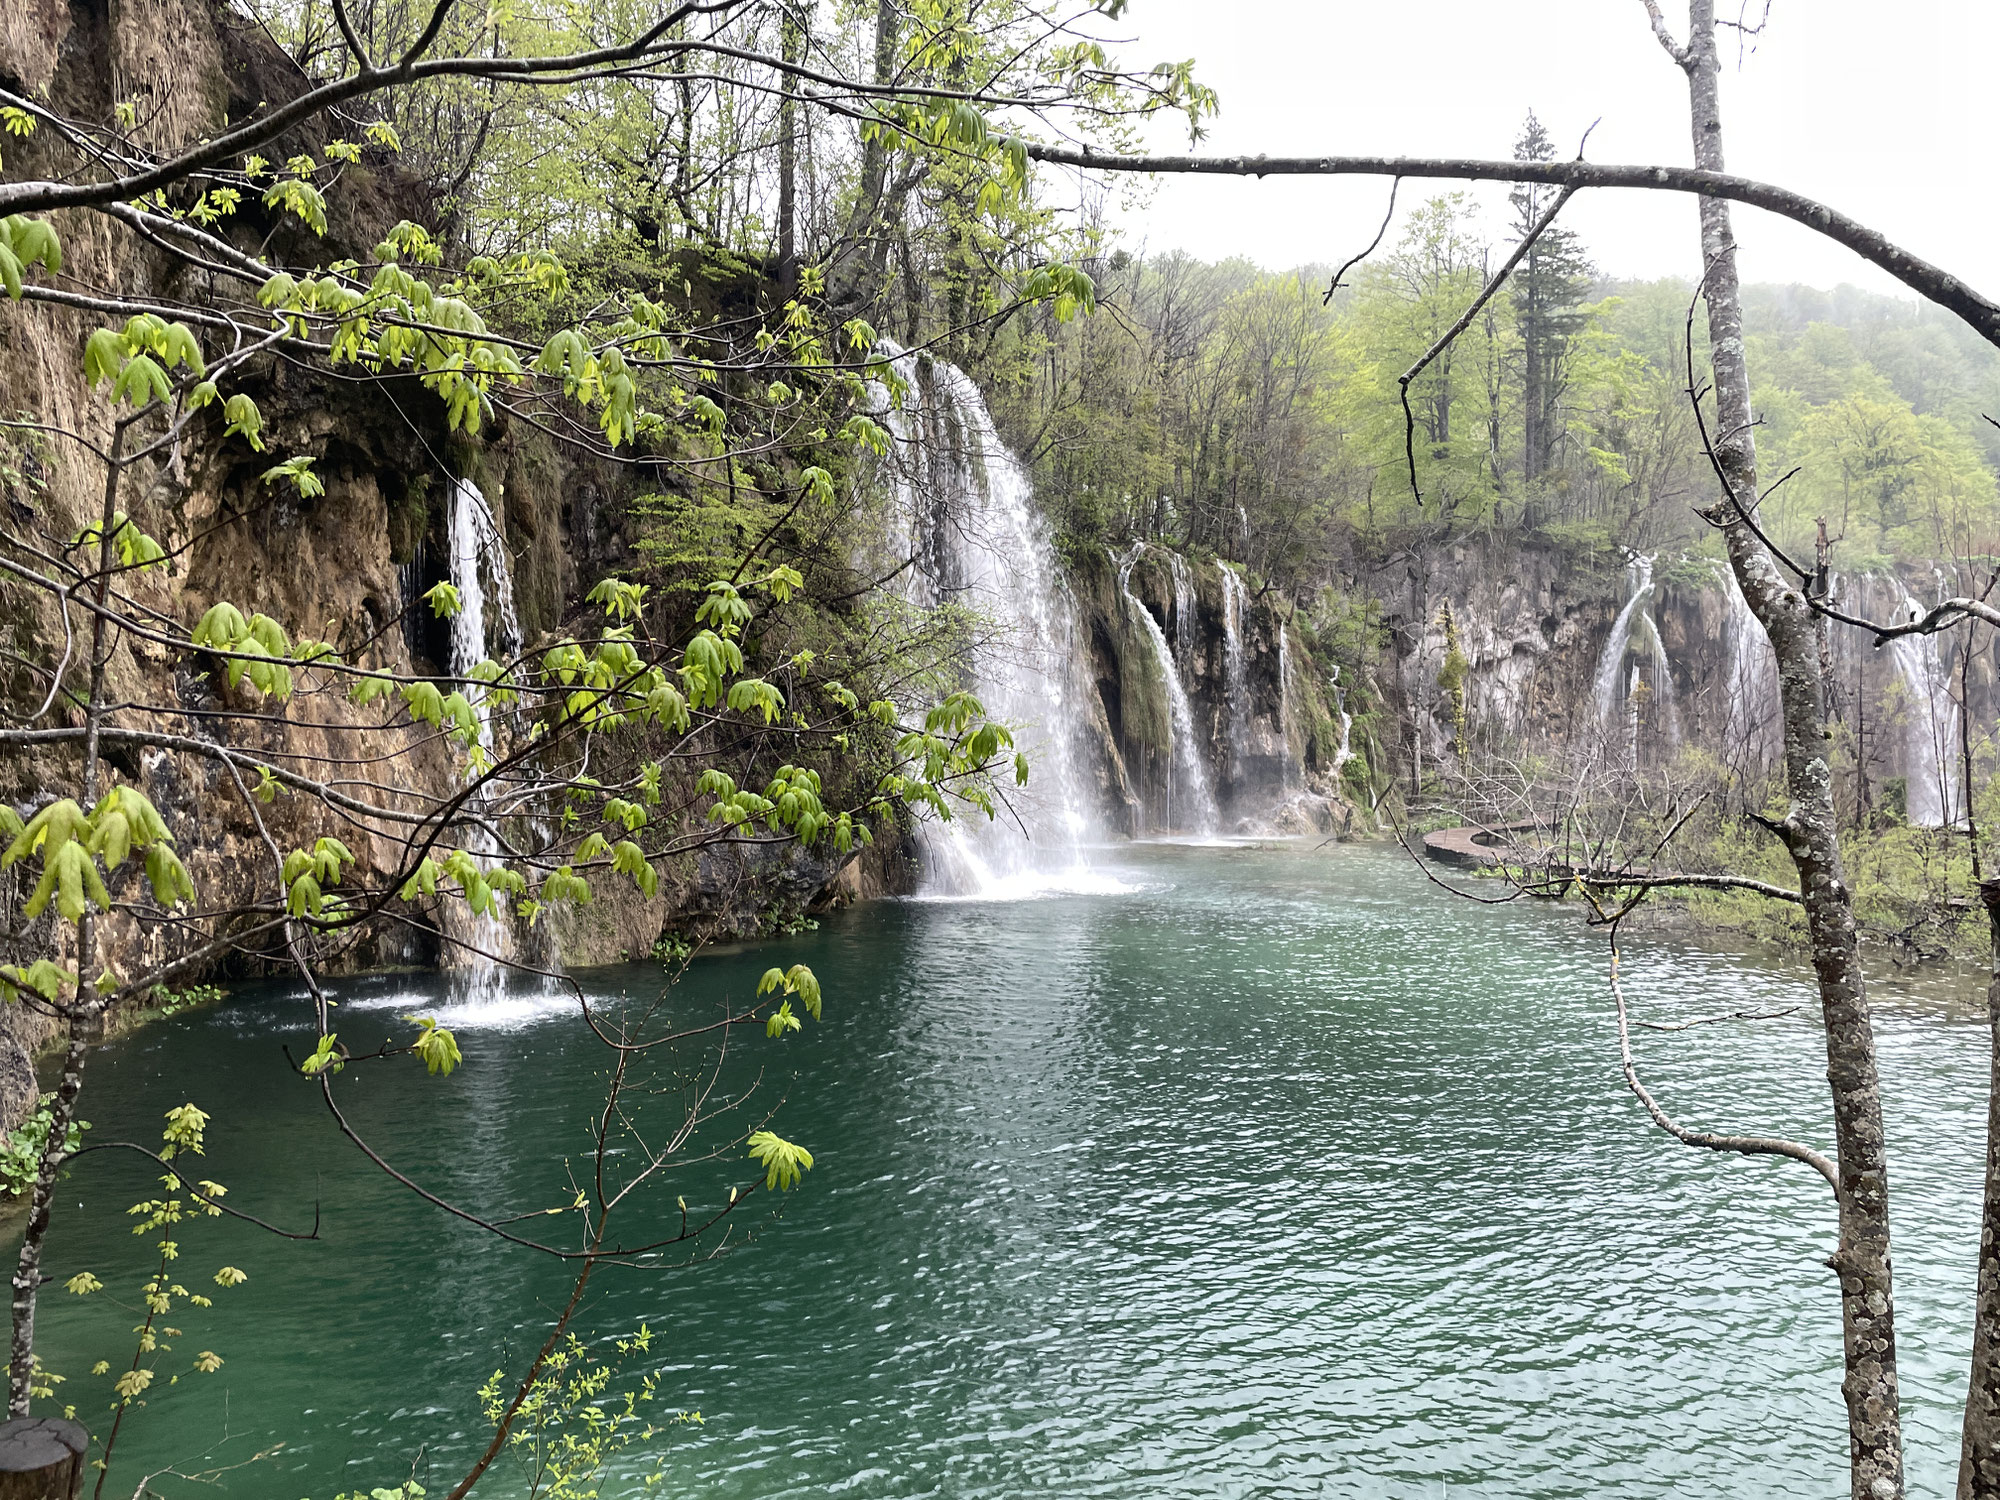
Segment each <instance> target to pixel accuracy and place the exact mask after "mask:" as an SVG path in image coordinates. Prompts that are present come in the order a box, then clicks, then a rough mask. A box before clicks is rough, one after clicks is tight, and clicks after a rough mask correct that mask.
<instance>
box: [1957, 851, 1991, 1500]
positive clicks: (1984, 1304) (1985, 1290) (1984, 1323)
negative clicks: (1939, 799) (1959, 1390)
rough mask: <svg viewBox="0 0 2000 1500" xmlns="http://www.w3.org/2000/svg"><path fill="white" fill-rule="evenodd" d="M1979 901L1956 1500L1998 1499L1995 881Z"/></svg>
mask: <svg viewBox="0 0 2000 1500" xmlns="http://www.w3.org/2000/svg"><path fill="white" fill-rule="evenodd" d="M1979 899H1980V900H1981V901H1983V902H1984V903H1985V905H1986V921H1987V926H1988V928H1989V930H1990V932H1991V935H1992V939H1993V969H1992V978H1991V979H1990V980H1988V982H1987V986H1986V1024H1987V1027H1988V1029H1989V1031H1990V1033H1991V1035H1992V1055H1993V1062H1992V1076H1991V1079H1990V1080H1989V1082H1988V1084H1987V1093H1986V1205H1985V1209H1984V1210H1983V1212H1982V1213H1981V1214H1980V1218H1979V1293H1978V1301H1977V1303H1976V1305H1975V1309H1974V1312H1973V1317H1972V1379H1971V1382H1970V1385H1969V1388H1968V1390H1967V1392H1966V1398H1965V1442H1964V1446H1963V1448H1962V1449H1961V1451H1960V1454H1959V1460H1958V1495H1959V1500H1988V1497H1991V1496H1995V1495H2000V880H1987V881H1982V882H1981V883H1980V886H1979Z"/></svg>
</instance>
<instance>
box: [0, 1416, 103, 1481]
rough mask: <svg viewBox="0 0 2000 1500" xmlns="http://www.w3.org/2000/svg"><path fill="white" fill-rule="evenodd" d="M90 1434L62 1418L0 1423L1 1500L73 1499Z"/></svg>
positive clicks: (18, 1419)
mask: <svg viewBox="0 0 2000 1500" xmlns="http://www.w3.org/2000/svg"><path fill="white" fill-rule="evenodd" d="M89 1451H90V1434H89V1433H87V1432H85V1431H84V1430H83V1424H82V1423H80V1422H66V1421H64V1420H63V1419H62V1418H61V1417H15V1418H13V1419H12V1420H11V1421H7V1422H0V1500H76V1496H77V1494H78V1493H79V1492H80V1491H81V1490H82V1488H83V1465H84V1455H85V1454H86V1453H88V1452H89Z"/></svg>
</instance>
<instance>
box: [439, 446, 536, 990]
mask: <svg viewBox="0 0 2000 1500" xmlns="http://www.w3.org/2000/svg"><path fill="white" fill-rule="evenodd" d="M446 539H447V541H448V543H449V547H450V560H451V582H452V586H453V587H454V588H456V589H457V590H458V613H457V614H455V615H453V616H452V617H451V661H450V663H449V666H450V671H451V675H452V676H454V677H456V678H459V679H461V680H460V682H459V683H458V685H457V686H458V690H459V691H460V692H462V693H464V694H465V697H466V701H468V702H469V703H471V705H472V709H473V714H474V716H475V718H476V719H477V721H478V725H479V744H480V746H481V748H483V749H485V750H488V751H490V750H491V749H492V748H493V719H492V715H491V713H489V712H487V711H485V699H486V690H485V689H484V688H483V687H481V686H479V685H478V684H477V683H468V682H465V681H464V680H463V679H465V678H466V677H467V676H468V674H470V672H471V671H472V669H473V668H474V667H475V666H477V665H478V664H479V663H480V662H481V661H484V660H485V659H487V658H488V657H492V658H494V659H496V660H498V661H500V662H501V663H502V664H503V665H505V664H507V663H509V662H511V661H512V660H513V659H514V658H515V657H516V656H518V655H519V654H520V651H521V622H520V620H519V618H518V617H516V615H515V613H514V580H513V577H512V575H511V574H510V573H509V572H508V569H507V550H506V547H505V545H504V544H503V543H502V541H501V538H500V527H499V524H498V523H497V522H496V521H495V520H494V518H493V507H492V506H491V505H489V504H488V503H487V500H486V496H485V494H484V492H483V491H481V490H480V488H479V486H478V485H476V484H474V483H473V482H472V481H471V480H469V479H454V480H453V481H452V487H451V510H450V512H449V514H448V516H447V517H446ZM489 605H490V606H491V608H490V611H489V608H488V606H489ZM489 612H490V614H491V616H492V619H491V623H490V624H489V623H488V618H487V617H488V614H489ZM472 809H473V811H474V812H476V813H481V814H487V813H490V812H491V811H492V796H491V789H490V787H487V786H482V787H481V788H480V789H479V790H478V791H477V792H476V793H475V794H474V797H473V802H472ZM464 847H465V849H466V850H467V851H468V852H469V853H472V854H475V855H478V856H480V857H481V858H491V857H492V856H495V855H497V854H499V852H500V849H499V845H498V843H497V842H496V841H495V839H494V837H493V835H492V834H491V833H489V832H488V831H487V830H486V829H485V828H483V827H480V826H477V825H474V826H472V827H468V828H467V829H466V830H465V839H464ZM446 910H447V911H450V910H452V908H450V907H449V906H448V907H447V908H446ZM455 925H459V926H460V930H459V931H458V932H456V933H455V934H453V935H454V936H455V937H456V938H457V939H458V940H459V942H460V943H461V944H467V945H470V946H469V947H457V948H456V950H455V953H448V954H447V957H446V967H448V968H454V969H457V970H459V971H460V972H462V973H463V974H464V975H465V976H466V986H467V994H466V996H465V999H466V1001H467V1002H468V1004H469V1005H471V1006H473V1007H475V1008H478V1007H482V1006H487V1005H490V1004H491V1003H493V1002H494V1001H496V1000H497V999H498V998H499V996H500V994H501V992H502V990H503V989H504V987H505V976H504V972H503V970H502V969H501V967H500V965H499V963H497V962H496V961H495V960H496V959H498V958H506V957H509V956H511V954H512V952H513V948H514V934H513V931H512V929H511V927H510V926H509V924H508V923H507V922H506V921H505V920H503V919H502V918H500V917H498V916H496V915H494V914H492V913H490V912H489V913H487V914H486V915H484V916H476V917H475V916H472V915H471V914H470V913H467V914H466V915H465V917H464V920H463V922H462V923H460V924H455ZM474 949H476V950H479V951H476V952H475V951H472V950H474ZM489 955H491V956H489ZM454 957H455V958H456V959H457V960H458V961H457V962H456V963H454V962H452V959H453V958H454Z"/></svg>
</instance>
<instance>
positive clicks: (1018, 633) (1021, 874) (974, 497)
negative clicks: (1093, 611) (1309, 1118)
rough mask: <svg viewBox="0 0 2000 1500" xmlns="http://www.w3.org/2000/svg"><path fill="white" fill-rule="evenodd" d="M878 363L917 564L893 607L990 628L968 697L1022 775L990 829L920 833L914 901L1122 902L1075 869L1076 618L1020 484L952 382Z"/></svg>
mask: <svg viewBox="0 0 2000 1500" xmlns="http://www.w3.org/2000/svg"><path fill="white" fill-rule="evenodd" d="M879 352H880V353H881V354H882V355H884V356H886V357H888V358H891V359H897V360H900V361H901V362H902V374H903V376H904V379H905V381H906V389H907V394H906V396H905V397H904V399H903V401H902V402H901V403H900V404H894V403H889V402H887V400H886V396H885V398H884V411H885V415H886V416H887V418H888V425H889V428H890V430H891V432H892V433H893V434H894V435H895V437H896V439H897V448H898V456H897V461H896V463H895V465H894V467H893V469H892V471H891V474H890V484H891V489H892V491H893V500H894V503H895V505H896V508H897V510H898V512H899V513H900V516H901V519H902V521H903V523H904V525H905V527H906V532H905V541H906V544H907V546H908V548H909V550H908V551H907V552H906V553H905V554H904V555H905V556H906V557H912V558H914V559H915V565H914V566H913V567H912V568H911V569H910V570H909V572H908V573H907V574H906V582H905V584H904V587H903V595H904V597H905V598H906V599H907V600H909V602H910V603H912V604H914V605H917V606H918V607H920V608H934V607H937V606H939V605H941V604H947V603H949V604H953V605H958V606H960V607H962V608H965V609H967V610H970V611H972V612H973V613H975V614H976V615H978V616H979V617H980V618H981V619H982V620H984V621H985V622H987V623H988V624H989V625H990V626H991V627H992V636H991V638H990V639H987V640H985V641H983V642H982V643H981V645H980V646H979V647H978V649H977V651H976V654H975V658H974V661H973V664H972V667H971V672H970V680H969V682H968V683H967V686H968V687H969V688H970V689H971V690H972V691H973V692H974V693H975V695H976V696H977V697H978V698H979V700H980V702H981V703H982V704H983V705H984V706H985V708H986V711H987V713H988V714H990V715H991V716H993V717H994V718H996V719H999V720H1002V721H1003V722H1005V723H1007V724H1008V725H1010V726H1012V728H1013V729H1014V731H1015V742H1016V746H1017V748H1018V749H1020V750H1021V751H1022V752H1023V753H1024V754H1025V755H1026V756H1027V757H1028V761H1029V764H1030V767H1031V776H1030V781H1029V785H1028V786H1027V787H1026V788H1022V789H1015V788H1013V787H1012V786H1011V784H1010V785H1008V786H1007V787H1006V788H1004V790H1005V791H1006V794H1007V800H1008V804H1009V805H1008V807H1005V808H1002V809H1000V811H999V816H998V817H996V818H994V819H992V820H990V821H989V820H988V819H986V818H984V817H983V816H981V815H980V814H978V813H977V812H976V811H966V812H961V813H960V814H959V815H958V816H957V817H955V818H953V819H952V821H951V822H949V823H946V824H942V825H940V826H937V827H934V828H933V829H932V830H931V833H930V840H929V842H930V848H931V852H932V855H933V858H932V861H931V865H932V868H931V870H930V871H929V872H928V874H927V877H926V881H925V885H926V889H927V891H928V892H929V893H930V894H934V895H964V896H983V897H988V898H1003V897H1016V896H1033V895H1041V894H1050V893H1055V892H1058V891H1062V892H1081V891H1091V890H1100V889H1122V888H1123V887H1122V886H1120V885H1118V883H1117V882H1115V881H1111V880H1109V879H1108V877H1104V876H1101V875H1099V874H1097V873H1095V872H1093V871H1091V870H1090V869H1089V868H1088V866H1087V865H1086V864H1085V863H1084V860H1083V854H1082V844H1083V840H1084V838H1085V836H1086V835H1087V834H1088V833H1090V832H1091V823H1090V818H1089V815H1088V813H1087V811H1086V810H1087V808H1088V807H1089V806H1090V802H1089V798H1088V797H1087V796H1086V794H1085V790H1084V787H1083V784H1082V782H1081V779H1080V777H1079V773H1078V769H1077V765H1076V760H1077V755H1076V747H1075V742H1076V740H1077V739H1078V738H1079V735H1080V731H1081V724H1080V718H1081V709H1080V707H1079V705H1080V702H1081V695H1080V693H1079V692H1078V691H1077V690H1076V685H1075V683H1074V682H1073V681H1072V677H1073V673H1074V666H1073V663H1074V661H1075V658H1076V651H1075V635H1076V630H1075V609H1074V606H1073V605H1072V603H1071V601H1070V599H1069V596H1068V594H1067V592H1066V591H1065V590H1064V588H1063V587H1062V584H1061V581H1060V576H1059V574H1058V572H1057V568H1056V560H1055V550H1054V548H1053V546H1052V545H1051V543H1050V539H1049V534H1048V528H1047V526H1046V525H1045V523H1044V522H1043V521H1042V518H1041V516H1040V515H1039V513H1038V512H1037V511H1036V509H1035V507H1034V500H1033V492H1032V489H1031V487H1030V485H1029V482H1028V476H1027V475H1026V474H1025V473H1024V472H1023V471H1022V469H1021V466H1020V464H1019V463H1018V462H1017V461H1016V460H1015V458H1014V455H1013V454H1012V453H1010V452H1008V451H1007V447H1006V445H1005V444H1004V443H1002V442H1001V441H1000V437H999V434H998V433H997V432H996V431H995V430H994V426H993V418H992V416H991V414H990V413H989V412H988V411H987V408H986V401H985V398H984V397H983V396H981V394H980V392H979V387H978V386H977V385H975V384H974V383H973V381H972V379H971V378H970V377H969V376H967V375H966V374H965V372H964V371H962V370H960V369H958V368H957V367H956V366H953V365H949V364H945V363H944V362H942V361H924V362H923V363H922V365H921V367H920V366H919V361H918V360H916V359H915V358H913V357H910V356H907V355H905V354H904V353H903V351H902V350H900V349H898V348H896V347H895V346H893V345H889V344H887V343H884V344H883V345H882V346H880V347H879ZM1008 780H1009V781H1010V782H1011V778H1008Z"/></svg>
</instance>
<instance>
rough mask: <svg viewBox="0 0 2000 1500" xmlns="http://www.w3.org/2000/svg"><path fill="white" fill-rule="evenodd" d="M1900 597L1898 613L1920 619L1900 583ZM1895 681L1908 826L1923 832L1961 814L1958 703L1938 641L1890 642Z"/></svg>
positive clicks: (1915, 637)
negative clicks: (1899, 688)
mask: <svg viewBox="0 0 2000 1500" xmlns="http://www.w3.org/2000/svg"><path fill="white" fill-rule="evenodd" d="M1890 583H1891V586H1892V587H1894V588H1895V589H1896V591H1897V592H1898V593H1899V594H1900V595H1901V602H1900V603H1899V604H1898V606H1897V613H1898V614H1899V615H1900V616H1901V618H1902V619H1904V620H1920V619H1922V618H1923V617H1924V614H1925V613H1926V611H1925V609H1924V606H1923V605H1921V604H1919V603H1918V602H1917V600H1916V599H1915V598H1914V597H1913V596H1912V595H1911V594H1910V592H1909V590H1907V589H1905V588H1904V587H1903V585H1902V583H1901V582H1900V581H1898V580H1896V579H1891V580H1890ZM1889 656H1890V659H1891V660H1892V661H1893V662H1894V663H1895V667H1896V680H1897V681H1898V682H1899V683H1900V684H1901V685H1902V689H1903V694H1904V697H1905V699H1906V700H1907V701H1906V703H1905V705H1904V722H1903V745H1904V772H1905V775H1906V777H1907V786H1908V793H1907V797H1908V802H1907V806H1908V813H1909V819H1910V822H1911V823H1912V824H1914V825H1916V826H1917V827H1920V828H1942V827H1945V826H1946V825H1948V824H1950V823H1953V822H1956V821H1957V819H1958V817H1959V816H1960V803H1961V802H1962V800H1963V799H1962V798H1961V797H1960V796H1959V787H1958V741H1959V728H1958V704H1957V702H1956V701H1954V700H1953V698H1952V696H1951V669H1950V668H1949V667H1947V666H1946V665H1945V663H1944V659H1943V658H1942V657H1940V656H1939V655H1938V649H1937V637H1935V636H1929V635H1899V636H1897V637H1896V638H1895V639H1894V640H1892V641H1890V642H1889Z"/></svg>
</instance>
